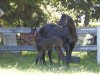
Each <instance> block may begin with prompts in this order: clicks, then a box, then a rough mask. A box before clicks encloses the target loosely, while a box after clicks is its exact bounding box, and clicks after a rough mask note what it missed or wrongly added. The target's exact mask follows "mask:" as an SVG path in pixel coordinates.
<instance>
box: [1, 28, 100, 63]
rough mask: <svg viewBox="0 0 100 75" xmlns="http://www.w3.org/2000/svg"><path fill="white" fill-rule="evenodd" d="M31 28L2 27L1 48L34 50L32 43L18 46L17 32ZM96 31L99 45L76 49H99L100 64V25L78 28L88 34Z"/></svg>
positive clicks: (78, 32)
mask: <svg viewBox="0 0 100 75" xmlns="http://www.w3.org/2000/svg"><path fill="white" fill-rule="evenodd" d="M30 32H31V28H28V27H23V28H0V33H2V35H3V45H1V46H0V50H10V51H11V50H12V51H25V50H27V51H34V50H36V48H35V46H32V45H22V46H17V44H16V34H17V33H30ZM87 33H89V34H90V33H94V34H97V45H87V46H76V47H75V48H74V51H97V63H98V64H100V35H99V34H100V27H94V28H79V29H77V34H87Z"/></svg>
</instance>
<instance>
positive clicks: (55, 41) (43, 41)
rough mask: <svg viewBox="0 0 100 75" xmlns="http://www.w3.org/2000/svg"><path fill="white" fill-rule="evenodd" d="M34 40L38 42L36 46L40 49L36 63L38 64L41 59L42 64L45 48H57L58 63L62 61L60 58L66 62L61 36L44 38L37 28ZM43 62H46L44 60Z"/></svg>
mask: <svg viewBox="0 0 100 75" xmlns="http://www.w3.org/2000/svg"><path fill="white" fill-rule="evenodd" d="M33 36H34V41H35V43H36V48H37V50H38V55H37V58H36V62H35V64H37V62H38V60H40V62H41V64H42V55H43V52H44V51H45V50H47V51H49V50H52V49H53V48H55V50H56V52H57V54H58V63H60V59H62V62H63V64H64V62H65V59H64V54H63V52H62V50H61V48H62V45H63V41H62V39H60V38H59V37H51V38H43V37H42V36H41V35H40V33H39V32H38V31H37V30H36V29H35V31H34V35H33ZM43 64H45V63H44V62H43Z"/></svg>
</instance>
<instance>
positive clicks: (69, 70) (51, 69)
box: [0, 52, 100, 75]
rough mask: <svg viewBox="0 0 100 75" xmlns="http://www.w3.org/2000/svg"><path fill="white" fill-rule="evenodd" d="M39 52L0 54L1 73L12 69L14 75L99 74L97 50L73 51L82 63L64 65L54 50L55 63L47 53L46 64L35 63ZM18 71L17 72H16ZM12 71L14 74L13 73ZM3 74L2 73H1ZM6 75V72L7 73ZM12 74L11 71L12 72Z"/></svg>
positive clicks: (99, 66)
mask: <svg viewBox="0 0 100 75" xmlns="http://www.w3.org/2000/svg"><path fill="white" fill-rule="evenodd" d="M36 55H37V52H22V56H16V55H13V54H6V55H5V54H4V55H2V56H0V73H3V72H4V71H5V70H7V71H6V72H9V71H12V72H13V73H14V75H20V74H23V75H32V74H34V75H35V74H40V75H41V74H45V75H46V74H52V75H54V74H57V75H58V74H59V75H65V74H81V72H82V74H83V73H84V74H86V73H87V74H89V73H90V74H97V73H100V65H97V63H96V52H90V53H87V52H73V55H75V56H79V57H80V63H71V64H70V65H69V66H64V65H63V64H62V63H60V65H58V60H57V54H56V52H53V56H52V58H53V62H54V64H53V65H50V63H49V59H48V56H47V55H46V65H40V64H37V65H35V59H36ZM16 72H18V73H17V74H15V73H16ZM13 73H12V74H13ZM0 75H2V74H0ZM5 75H6V74H5ZM10 75H11V73H10Z"/></svg>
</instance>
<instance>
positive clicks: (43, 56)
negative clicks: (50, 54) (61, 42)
mask: <svg viewBox="0 0 100 75" xmlns="http://www.w3.org/2000/svg"><path fill="white" fill-rule="evenodd" d="M42 60H43V64H46V63H45V50H44V51H43V55H42Z"/></svg>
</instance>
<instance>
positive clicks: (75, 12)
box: [0, 0, 100, 27]
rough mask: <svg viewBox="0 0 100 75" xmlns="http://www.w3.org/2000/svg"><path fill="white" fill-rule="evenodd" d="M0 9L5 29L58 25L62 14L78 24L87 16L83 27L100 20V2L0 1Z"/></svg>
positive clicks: (73, 0)
mask: <svg viewBox="0 0 100 75" xmlns="http://www.w3.org/2000/svg"><path fill="white" fill-rule="evenodd" d="M0 8H1V9H2V10H3V11H4V12H5V14H4V15H3V16H2V17H1V18H0V24H1V25H2V26H4V27H17V26H25V27H26V26H27V27H34V26H41V25H44V24H46V23H57V20H59V18H60V16H61V13H66V14H68V15H70V16H71V17H72V18H73V19H74V21H75V22H76V24H78V22H80V17H81V16H82V15H85V17H84V24H83V26H88V25H89V22H90V21H99V20H100V0H0ZM76 26H78V25H76Z"/></svg>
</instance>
